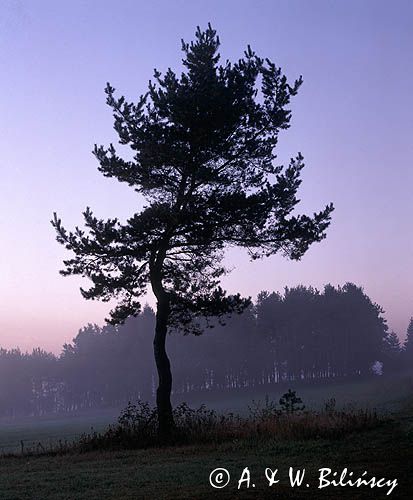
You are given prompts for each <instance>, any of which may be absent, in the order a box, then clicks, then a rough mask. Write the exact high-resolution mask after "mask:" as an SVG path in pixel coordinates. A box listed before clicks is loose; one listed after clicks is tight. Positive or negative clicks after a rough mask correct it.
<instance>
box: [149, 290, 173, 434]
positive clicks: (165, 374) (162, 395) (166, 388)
mask: <svg viewBox="0 0 413 500" xmlns="http://www.w3.org/2000/svg"><path fill="white" fill-rule="evenodd" d="M168 316H169V299H168V297H167V296H166V295H164V294H163V297H162V298H158V302H157V310H156V326H155V338H154V340H153V347H154V354H155V362H156V368H157V371H158V379H159V383H158V389H157V391H156V406H157V409H158V421H159V437H160V438H161V440H162V441H168V439H169V438H170V437H171V433H172V429H173V426H174V421H173V415H172V405H171V390H172V373H171V365H170V362H169V358H168V355H167V353H166V346H165V344H166V333H167V328H168Z"/></svg>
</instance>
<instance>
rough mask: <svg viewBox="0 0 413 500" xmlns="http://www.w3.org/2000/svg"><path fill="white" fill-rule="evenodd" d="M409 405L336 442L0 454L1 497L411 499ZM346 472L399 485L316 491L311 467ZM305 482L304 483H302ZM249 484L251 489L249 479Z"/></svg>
mask: <svg viewBox="0 0 413 500" xmlns="http://www.w3.org/2000/svg"><path fill="white" fill-rule="evenodd" d="M412 422H413V411H412V408H410V409H409V408H406V409H405V410H404V411H403V412H400V413H399V415H398V421H397V422H393V423H390V424H386V425H384V426H383V427H380V428H378V429H374V430H370V431H364V432H362V433H359V434H352V435H349V436H347V437H345V438H342V439H338V440H312V441H289V442H287V441H276V440H271V441H269V440H267V442H261V443H259V442H257V441H255V442H251V441H248V440H243V441H239V442H230V443H222V444H220V445H214V446H210V445H208V446H207V445H204V446H199V447H193V446H191V447H180V448H165V449H151V450H140V451H123V452H99V453H86V454H83V455H64V456H55V457H47V456H43V457H31V458H29V457H14V458H2V459H0V498H1V499H2V500H26V499H27V500H28V499H30V500H69V499H70V500H86V499H87V500H107V499H111V500H138V499H148V500H149V499H159V500H161V499H180V500H183V499H209V498H216V499H219V498H234V499H236V498H251V499H259V500H261V499H263V498H264V499H265V498H278V499H289V498H309V499H319V498H320V499H324V498H325V499H335V498H348V499H358V498H360V499H361V498H363V499H366V498H374V499H379V498H406V499H408V498H413V481H412V472H413V470H412V465H413V446H412V441H413V439H412V433H411V431H410V428H411V424H412ZM217 467H224V468H226V469H228V471H229V472H230V474H231V481H230V483H229V484H228V486H227V487H225V488H224V489H220V490H218V489H214V488H212V486H210V484H209V474H210V472H211V471H212V470H213V469H215V468H217ZM244 467H248V468H249V470H250V471H251V484H250V488H249V489H247V488H246V482H244V483H243V487H242V489H241V490H238V489H237V482H238V480H239V479H240V477H241V474H242V471H243V469H244ZM266 467H269V468H271V469H273V470H274V469H278V470H279V472H278V476H277V477H278V478H279V479H280V483H278V484H276V485H274V486H272V487H269V486H268V482H267V480H266V479H265V474H264V471H265V469H266ZM289 467H295V468H300V469H303V468H305V469H306V481H305V482H304V484H303V485H302V486H301V487H300V488H297V487H295V488H292V487H291V486H290V484H289V480H288V471H289ZM321 467H329V468H331V469H333V470H336V471H338V472H339V474H338V475H340V473H341V471H342V470H343V468H344V467H347V468H348V469H349V471H353V472H354V474H353V477H358V475H359V474H361V473H363V472H364V471H365V470H367V472H368V474H367V477H369V478H370V477H372V476H376V477H377V478H379V477H384V478H386V479H391V480H392V479H395V478H397V480H398V483H399V485H398V486H397V487H396V488H395V489H394V490H393V492H392V493H391V495H389V496H387V495H386V493H387V491H388V489H389V488H388V487H383V488H374V489H370V488H368V487H366V486H363V487H360V488H356V487H348V486H347V487H333V486H329V487H327V488H324V489H321V490H320V489H317V486H318V469H319V468H321ZM307 482H308V483H309V484H310V487H306V485H305V483H307ZM253 483H254V484H255V487H252V484H253Z"/></svg>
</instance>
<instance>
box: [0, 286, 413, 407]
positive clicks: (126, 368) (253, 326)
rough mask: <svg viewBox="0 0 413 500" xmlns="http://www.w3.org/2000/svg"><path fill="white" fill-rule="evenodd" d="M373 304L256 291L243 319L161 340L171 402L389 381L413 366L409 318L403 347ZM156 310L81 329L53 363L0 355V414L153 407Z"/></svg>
mask: <svg viewBox="0 0 413 500" xmlns="http://www.w3.org/2000/svg"><path fill="white" fill-rule="evenodd" d="M383 314H384V311H383V310H382V309H381V307H380V306H379V305H377V304H375V303H373V302H372V301H371V300H370V298H369V297H368V296H367V295H366V294H365V293H364V291H363V289H362V288H360V287H358V286H356V285H354V284H352V283H347V284H345V285H344V286H342V287H340V286H339V287H334V286H331V285H327V286H325V288H324V290H323V291H322V292H320V291H318V290H316V289H315V288H312V287H305V286H298V287H295V288H286V289H285V290H284V292H283V293H282V294H280V293H275V292H273V293H269V292H261V293H260V294H259V295H258V298H257V300H256V301H255V303H254V304H252V305H251V307H249V308H248V309H247V310H246V311H245V312H244V313H243V314H242V315H234V316H232V317H230V318H228V319H227V320H226V324H224V325H220V324H218V325H216V326H215V327H214V328H208V327H205V331H204V333H203V335H201V336H199V337H195V336H193V335H187V336H183V335H182V334H180V333H179V332H178V331H174V332H171V334H170V335H169V337H168V343H167V345H168V352H169V353H170V357H171V360H172V369H173V373H174V393H175V395H178V394H179V395H185V394H189V393H194V392H199V391H213V390H220V391H230V390H234V389H242V388H253V387H257V386H262V385H267V384H275V383H278V382H281V381H292V380H314V381H317V380H321V379H329V378H338V377H360V376H367V375H373V374H376V375H378V374H381V373H384V374H387V373H391V372H394V371H397V370H400V369H402V368H408V365H409V364H410V365H411V364H412V361H413V319H412V320H411V321H410V325H409V328H408V334H407V338H406V341H405V343H404V345H403V346H401V345H400V342H399V339H398V336H397V335H396V334H395V333H394V332H391V331H389V330H388V327H387V324H386V320H385V318H384V316H383ZM154 323H155V318H154V312H153V310H152V309H151V308H149V307H145V308H144V310H143V312H142V313H141V314H140V315H139V316H137V317H135V318H130V319H128V320H127V321H126V323H125V324H124V325H120V326H112V325H105V326H103V327H99V326H97V325H92V324H89V325H87V326H85V327H83V328H82V329H81V330H80V331H79V333H78V335H77V336H76V338H74V339H73V341H72V343H70V344H65V345H64V346H63V350H62V353H61V354H60V355H59V356H55V355H53V354H51V353H48V352H45V351H44V350H42V349H40V348H37V349H34V350H33V351H32V352H31V353H23V352H21V351H20V350H19V349H11V350H6V349H0V416H22V415H44V414H49V413H61V412H62V413H63V412H71V411H78V410H82V409H87V408H102V407H120V406H122V405H125V404H126V403H127V402H128V401H129V400H131V399H137V398H141V399H144V400H151V399H152V398H153V395H154V391H155V387H156V382H157V380H156V369H155V365H154V361H153V354H152V352H153V345H152V342H153V330H154Z"/></svg>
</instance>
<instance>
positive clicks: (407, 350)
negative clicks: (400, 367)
mask: <svg viewBox="0 0 413 500" xmlns="http://www.w3.org/2000/svg"><path fill="white" fill-rule="evenodd" d="M403 352H404V357H405V361H406V365H407V367H408V368H409V369H410V367H411V366H412V362H413V317H412V318H410V321H409V326H408V327H407V335H406V339H405V341H404V344H403Z"/></svg>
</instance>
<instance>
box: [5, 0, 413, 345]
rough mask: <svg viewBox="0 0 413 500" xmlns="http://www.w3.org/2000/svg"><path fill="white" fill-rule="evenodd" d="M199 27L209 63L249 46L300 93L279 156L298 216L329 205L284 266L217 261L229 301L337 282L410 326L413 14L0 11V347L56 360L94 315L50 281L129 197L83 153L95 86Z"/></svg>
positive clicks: (364, 10) (285, 4)
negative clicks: (297, 189) (323, 229)
mask: <svg viewBox="0 0 413 500" xmlns="http://www.w3.org/2000/svg"><path fill="white" fill-rule="evenodd" d="M208 21H210V22H211V23H212V25H213V27H214V28H215V29H217V31H218V33H219V35H220V38H221V42H222V50H221V53H222V56H223V58H225V59H226V58H230V59H234V58H238V57H240V56H241V55H242V52H243V50H244V49H245V47H246V45H247V44H248V43H249V44H251V46H252V47H253V49H254V50H255V51H256V52H257V53H258V54H259V55H260V56H267V57H270V58H271V59H273V60H274V61H275V62H276V63H277V64H278V65H280V66H281V67H282V68H283V70H284V71H285V73H286V74H287V76H288V77H289V78H290V79H294V78H295V77H297V76H299V75H300V74H302V75H303V77H304V85H303V86H302V88H301V90H300V93H299V95H298V96H297V97H296V98H295V100H294V105H293V110H294V114H293V121H292V127H291V129H290V130H288V131H286V132H284V133H283V134H282V135H281V136H280V148H279V160H280V163H281V161H283V162H285V161H288V158H289V157H290V156H292V155H295V154H296V152H297V151H301V152H302V153H303V154H304V157H305V160H306V168H305V171H304V173H303V179H304V180H303V185H302V189H301V199H302V200H303V201H302V204H301V210H302V211H304V210H305V211H313V210H317V209H319V208H321V207H323V206H324V205H325V204H326V203H327V202H330V201H333V202H334V204H335V206H336V211H335V212H334V214H333V215H334V220H333V224H332V226H331V228H330V230H329V232H328V237H327V239H326V240H325V241H324V242H322V243H321V244H317V245H315V246H313V247H312V248H311V249H310V251H309V252H308V253H307V254H306V255H305V257H304V258H303V260H302V261H301V262H300V263H296V262H289V261H287V260H285V259H283V258H282V257H278V256H276V257H274V258H271V259H268V260H265V261H261V262H258V263H249V262H248V259H247V258H246V256H245V255H244V253H243V252H241V251H239V252H238V251H237V252H232V253H231V254H229V256H228V259H230V260H231V262H232V265H233V266H234V271H233V272H232V274H231V275H230V276H229V277H227V278H226V279H225V283H224V284H225V286H226V287H227V288H228V289H229V290H230V291H240V292H242V293H244V294H246V295H252V296H255V295H256V294H257V293H258V292H259V291H260V290H263V289H267V290H282V289H283V287H284V286H285V285H289V286H292V285H296V284H299V283H303V284H306V285H313V286H316V287H322V285H323V284H325V283H328V282H331V283H332V284H334V285H337V284H344V283H345V282H346V281H353V282H355V283H356V284H359V285H362V286H363V287H364V288H365V291H366V292H367V293H368V295H369V296H370V297H371V298H372V299H373V300H374V301H376V302H378V303H379V304H380V305H382V306H383V308H384V309H385V311H386V317H387V319H388V323H389V326H390V327H391V328H393V329H395V330H396V332H397V333H398V334H399V335H400V336H401V337H402V338H403V337H404V335H405V330H406V328H407V324H408V320H409V318H410V316H411V315H413V272H412V271H413V231H412V212H413V202H412V199H413V198H412V190H413V168H412V158H413V146H412V144H413V142H412V137H413V135H412V132H413V113H412V111H413V97H412V89H413V66H412V64H411V60H412V59H411V58H412V53H413V29H412V26H413V3H412V2H410V1H405V2H403V1H393V2H390V1H387V2H381V1H377V0H374V1H366V0H364V1H361V0H357V1H349V0H345V1H344V0H342V1H316V0H312V1H304V0H303V1H293V0H288V1H276V0H272V1H257V0H256V1H255V2H251V1H248V2H247V1H240V0H236V1H223V0H220V1H199V0H198V1H195V0H193V1H167V0H164V1H151V2H147V1H146V2H143V1H122V0H120V1H119V2H113V1H99V2H92V1H74V0H71V1H66V2H60V1H59V2H56V1H55V0H53V1H41V0H38V1H36V2H31V1H20V2H19V1H13V0H1V2H0V73H1V81H0V113H1V114H0V116H1V119H0V172H1V175H0V231H1V233H0V234H1V245H0V260H1V269H2V271H1V282H0V283H1V284H0V346H3V347H11V346H16V345H19V346H21V347H22V348H24V349H26V348H31V347H33V346H37V345H40V346H42V347H45V348H47V349H51V350H54V351H55V352H59V349H60V346H61V345H62V343H63V342H65V341H69V340H71V339H72V337H74V336H75V335H76V333H77V330H78V329H79V327H81V326H82V325H84V324H86V323H87V322H97V323H99V324H101V323H102V321H103V318H104V317H105V315H106V314H107V312H108V309H109V307H108V305H107V304H102V303H98V302H88V301H85V300H84V299H82V297H81V296H80V293H79V285H80V283H81V280H80V279H77V278H63V277H61V276H59V274H58V269H60V268H61V260H62V258H64V257H67V256H68V254H67V253H66V252H65V251H64V249H63V248H61V247H60V245H58V244H57V243H56V242H55V235H54V232H53V229H52V227H51V226H50V223H49V220H50V219H51V216H52V212H53V211H55V210H56V211H57V212H58V213H59V215H60V216H61V217H62V219H63V221H64V222H65V224H66V225H67V226H69V227H72V226H73V225H75V224H77V223H80V222H81V211H82V210H83V209H84V208H85V207H86V206H87V205H90V206H91V207H92V208H93V209H94V211H95V213H96V214H97V215H99V216H102V217H112V216H116V215H117V216H119V217H120V218H125V217H126V216H127V215H128V214H131V213H133V212H136V211H138V210H139V208H140V207H141V200H140V199H139V198H137V196H136V195H135V194H134V193H133V191H132V190H131V189H130V188H128V187H127V186H125V185H121V184H119V183H117V182H116V181H114V180H110V179H105V178H103V177H102V176H101V174H99V172H98V171H97V162H96V160H95V158H94V157H93V156H92V155H91V149H92V147H93V144H94V143H95V142H96V143H98V144H105V145H106V144H108V143H109V142H110V141H115V140H116V136H115V133H114V132H113V129H112V118H111V113H110V110H109V108H108V107H107V106H106V105H105V96H104V93H103V88H104V86H105V83H106V81H110V82H111V84H112V85H113V86H114V87H116V88H117V89H118V90H119V92H121V93H123V94H125V95H126V96H127V97H128V98H130V99H133V98H135V97H136V96H138V95H139V94H141V93H142V92H144V91H145V90H146V84H147V81H148V79H149V78H151V77H152V73H153V68H154V67H157V68H158V69H160V70H165V69H166V68H167V67H168V66H171V67H172V68H179V65H180V60H181V53H180V39H181V38H182V37H183V38H184V39H185V40H187V41H189V40H191V39H192V37H193V33H194V30H195V28H196V26H197V25H201V27H205V26H206V24H207V22H208Z"/></svg>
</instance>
